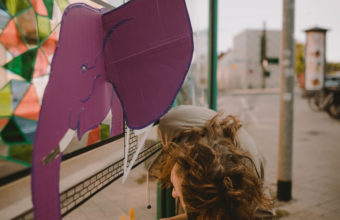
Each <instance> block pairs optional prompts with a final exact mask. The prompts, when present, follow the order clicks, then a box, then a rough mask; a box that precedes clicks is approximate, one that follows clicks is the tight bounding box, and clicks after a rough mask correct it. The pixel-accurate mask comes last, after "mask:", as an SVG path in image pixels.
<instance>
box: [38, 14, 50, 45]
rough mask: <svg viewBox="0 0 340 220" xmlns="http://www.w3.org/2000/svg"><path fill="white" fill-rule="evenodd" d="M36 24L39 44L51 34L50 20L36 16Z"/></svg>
mask: <svg viewBox="0 0 340 220" xmlns="http://www.w3.org/2000/svg"><path fill="white" fill-rule="evenodd" d="M37 22H38V34H39V39H40V42H41V41H43V40H44V39H45V38H46V37H48V36H49V35H50V33H51V25H50V19H48V17H44V16H40V15H37Z"/></svg>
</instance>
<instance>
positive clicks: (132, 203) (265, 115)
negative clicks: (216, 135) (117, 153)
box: [65, 90, 340, 220]
mask: <svg viewBox="0 0 340 220" xmlns="http://www.w3.org/2000/svg"><path fill="white" fill-rule="evenodd" d="M218 106H219V108H220V110H225V111H227V112H230V113H233V114H235V115H237V116H238V117H239V118H240V119H241V120H242V121H243V124H244V126H245V127H246V129H247V130H248V132H249V133H250V134H251V135H252V136H253V138H254V139H255V141H256V142H257V144H258V146H259V147H260V148H261V150H262V151H263V153H264V155H265V157H266V160H267V166H266V168H267V170H266V171H267V173H266V179H267V180H268V182H269V184H270V187H271V190H272V191H273V195H276V181H277V157H278V134H279V93H278V91H276V90H272V91H269V90H265V91H263V92H261V91H260V90H259V91H256V92H254V91H251V92H246V91H242V92H240V93H238V92H234V93H232V94H231V95H223V96H221V97H219V104H218ZM294 107H295V111H294V112H295V113H294V152H293V199H292V201H290V202H286V203H284V202H277V203H276V210H277V212H278V216H279V217H280V219H287V220H293V219H325V220H328V219H332V220H337V219H340V209H339V207H340V172H339V170H340V121H336V120H334V119H332V118H330V117H329V116H328V115H327V114H326V113H324V112H313V111H311V110H310V108H309V106H308V104H307V100H305V99H303V98H301V95H300V94H299V92H297V94H296V95H295V105H294ZM144 175H145V170H144V169H143V167H138V168H137V169H136V170H134V171H132V173H131V176H130V177H129V179H128V182H127V183H126V184H125V185H122V184H121V183H120V181H117V182H115V183H114V184H112V185H110V186H109V187H107V188H106V189H104V190H103V191H101V192H100V193H98V194H97V195H96V196H94V197H93V198H92V199H90V200H89V201H88V202H86V203H85V204H84V205H82V206H81V207H80V208H78V209H77V210H75V211H73V212H71V213H70V214H69V215H67V216H66V217H65V219H69V220H73V219H114V220H116V219H117V220H119V219H120V216H121V215H122V214H123V213H125V214H127V213H128V209H129V208H130V207H133V208H135V209H136V220H152V219H156V189H155V183H152V185H151V200H152V201H151V203H152V206H153V207H152V209H151V210H148V209H146V188H145V187H146V185H145V182H144V183H143V184H139V183H138V182H143V177H144Z"/></svg>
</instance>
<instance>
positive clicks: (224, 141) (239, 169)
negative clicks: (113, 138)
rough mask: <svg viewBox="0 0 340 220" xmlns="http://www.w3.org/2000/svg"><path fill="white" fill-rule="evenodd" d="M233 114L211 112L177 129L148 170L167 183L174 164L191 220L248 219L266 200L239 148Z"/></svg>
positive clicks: (267, 204) (249, 161)
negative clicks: (198, 122) (194, 123)
mask: <svg viewBox="0 0 340 220" xmlns="http://www.w3.org/2000/svg"><path fill="white" fill-rule="evenodd" d="M240 127H241V124H240V122H239V121H238V120H237V119H236V118H235V117H233V116H227V117H225V118H223V119H220V115H216V116H215V117H214V118H212V119H211V120H210V121H208V122H207V123H206V124H205V126H203V127H194V128H191V129H187V130H183V131H180V132H179V133H178V134H177V135H175V136H174V137H173V138H171V139H170V140H162V142H163V145H164V148H163V151H162V153H161V155H160V157H159V159H158V163H157V165H156V167H155V169H156V170H157V171H158V172H153V174H155V175H156V176H157V177H158V178H159V179H160V180H161V181H162V183H164V185H165V186H170V185H171V182H170V175H171V170H172V168H173V167H174V165H175V164H177V165H178V167H179V168H178V169H177V173H176V174H177V175H178V176H179V177H180V178H181V179H182V185H181V187H182V188H181V189H182V193H183V200H184V204H185V209H186V213H187V216H188V217H189V218H190V219H195V220H228V219H233V220H238V219H253V216H254V213H255V211H256V209H257V208H268V207H270V206H271V201H270V200H269V199H268V198H267V197H266V196H265V194H264V193H263V183H262V179H261V178H260V177H259V174H258V172H257V170H256V168H255V165H254V162H253V160H252V158H251V155H250V154H249V153H248V152H245V151H243V150H241V149H240V146H239V145H240V144H239V140H238V137H237V131H238V129H239V128H240Z"/></svg>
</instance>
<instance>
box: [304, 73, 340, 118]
mask: <svg viewBox="0 0 340 220" xmlns="http://www.w3.org/2000/svg"><path fill="white" fill-rule="evenodd" d="M308 104H309V106H310V107H311V109H312V110H313V111H326V112H327V113H328V114H329V115H330V116H331V117H333V118H336V119H339V120H340V75H336V76H331V77H330V76H328V77H326V80H325V87H324V88H323V89H321V90H318V91H314V92H311V93H310V94H309V95H308Z"/></svg>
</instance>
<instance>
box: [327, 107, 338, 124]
mask: <svg viewBox="0 0 340 220" xmlns="http://www.w3.org/2000/svg"><path fill="white" fill-rule="evenodd" d="M327 113H328V114H329V115H330V116H331V117H332V118H335V119H338V120H340V105H335V104H333V105H331V106H330V107H329V109H328V111H327Z"/></svg>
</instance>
